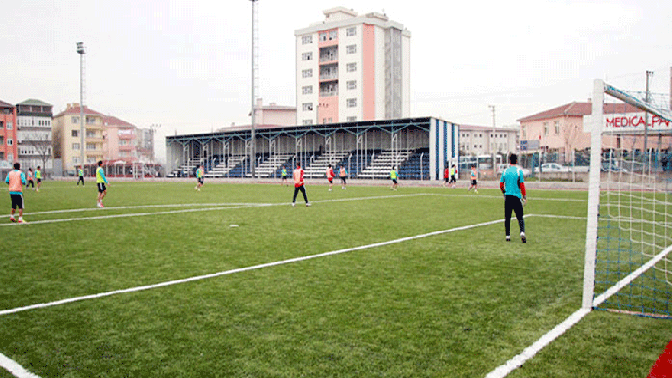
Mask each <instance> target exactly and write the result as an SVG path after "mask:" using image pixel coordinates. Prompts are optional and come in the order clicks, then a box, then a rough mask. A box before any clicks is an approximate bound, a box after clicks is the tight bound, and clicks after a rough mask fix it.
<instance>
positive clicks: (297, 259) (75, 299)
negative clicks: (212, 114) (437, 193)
mask: <svg viewBox="0 0 672 378" xmlns="http://www.w3.org/2000/svg"><path fill="white" fill-rule="evenodd" d="M501 222H504V220H503V219H497V220H493V221H489V222H484V223H478V224H471V225H466V226H460V227H455V228H451V229H448V230H441V231H433V232H429V233H426V234H421V235H415V236H407V237H403V238H399V239H394V240H390V241H386V242H379V243H372V244H367V245H362V246H358V247H352V248H344V249H338V250H335V251H330V252H324V253H319V254H316V255H309V256H301V257H295V258H292V259H288V260H282V261H275V262H269V263H264V264H259V265H254V266H249V267H245V268H237V269H231V270H226V271H222V272H217V273H211V274H204V275H200V276H194V277H189V278H185V279H180V280H172V281H165V282H161V283H158V284H154V285H144V286H136V287H131V288H128V289H122V290H115V291H107V292H102V293H97V294H91V295H84V296H81V297H73V298H66V299H61V300H58V301H54V302H48V303H39V304H32V305H28V306H23V307H17V308H13V309H8V310H1V311H0V316H4V315H9V314H15V313H17V312H22V311H29V310H36V309H42V308H47V307H53V306H58V305H64V304H68V303H74V302H79V301H84V300H88V299H98V298H104V297H109V296H112V295H117V294H125V293H135V292H140V291H145V290H151V289H156V288H160V287H167V286H173V285H178V284H183V283H187V282H194V281H202V280H205V279H209V278H215V277H220V276H226V275H230V274H235V273H242V272H247V271H252V270H257V269H263V268H270V267H274V266H279V265H285V264H292V263H297V262H301V261H306V260H311V259H315V258H319V257H327V256H334V255H338V254H342V253H346V252H352V251H361V250H365V249H371V248H376V247H381V246H386V245H391V244H398V243H403V242H406V241H411V240H416V239H422V238H427V237H430V236H436V235H442V234H447V233H451V232H457V231H464V230H468V229H472V228H476V227H482V226H490V225H493V224H497V223H501Z"/></svg>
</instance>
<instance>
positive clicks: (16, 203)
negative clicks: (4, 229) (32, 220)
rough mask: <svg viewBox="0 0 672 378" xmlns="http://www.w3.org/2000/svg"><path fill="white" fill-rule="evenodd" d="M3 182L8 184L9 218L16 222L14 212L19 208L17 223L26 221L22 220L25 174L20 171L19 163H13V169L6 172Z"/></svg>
mask: <svg viewBox="0 0 672 378" xmlns="http://www.w3.org/2000/svg"><path fill="white" fill-rule="evenodd" d="M5 182H6V183H7V184H9V197H10V198H11V200H12V212H11V213H10V214H9V220H11V221H12V222H16V218H14V213H15V212H16V209H19V223H28V222H26V221H24V220H23V185H25V184H26V175H25V174H24V173H23V172H21V165H20V164H19V163H14V170H13V171H10V172H9V173H8V174H7V178H6V179H5Z"/></svg>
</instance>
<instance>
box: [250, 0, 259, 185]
mask: <svg viewBox="0 0 672 378" xmlns="http://www.w3.org/2000/svg"><path fill="white" fill-rule="evenodd" d="M250 1H251V2H252V120H251V124H252V125H251V128H250V130H251V136H250V138H251V145H250V147H251V148H250V173H252V178H253V179H254V178H255V162H256V157H257V151H256V145H257V143H256V135H255V130H254V121H255V107H254V105H255V93H254V87H255V85H256V73H257V72H256V71H257V70H256V67H255V49H256V43H255V36H256V35H255V27H256V25H257V17H256V15H255V13H254V5H255V3H256V2H257V1H259V0H250Z"/></svg>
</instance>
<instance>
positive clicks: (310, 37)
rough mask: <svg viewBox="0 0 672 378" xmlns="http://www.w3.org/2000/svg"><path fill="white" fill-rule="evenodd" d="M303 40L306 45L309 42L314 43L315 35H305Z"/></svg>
mask: <svg viewBox="0 0 672 378" xmlns="http://www.w3.org/2000/svg"><path fill="white" fill-rule="evenodd" d="M301 42H302V43H303V44H304V45H307V44H309V43H313V36H312V35H304V36H303V37H302V38H301Z"/></svg>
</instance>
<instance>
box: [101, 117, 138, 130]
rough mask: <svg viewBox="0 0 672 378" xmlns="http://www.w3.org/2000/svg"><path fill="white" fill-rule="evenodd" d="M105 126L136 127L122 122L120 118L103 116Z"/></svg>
mask: <svg viewBox="0 0 672 378" xmlns="http://www.w3.org/2000/svg"><path fill="white" fill-rule="evenodd" d="M103 125H105V126H121V127H135V125H134V124H132V123H130V122H126V121H123V120H120V119H119V118H117V117H115V116H111V115H104V116H103Z"/></svg>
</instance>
